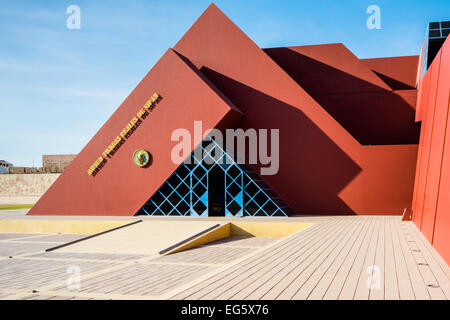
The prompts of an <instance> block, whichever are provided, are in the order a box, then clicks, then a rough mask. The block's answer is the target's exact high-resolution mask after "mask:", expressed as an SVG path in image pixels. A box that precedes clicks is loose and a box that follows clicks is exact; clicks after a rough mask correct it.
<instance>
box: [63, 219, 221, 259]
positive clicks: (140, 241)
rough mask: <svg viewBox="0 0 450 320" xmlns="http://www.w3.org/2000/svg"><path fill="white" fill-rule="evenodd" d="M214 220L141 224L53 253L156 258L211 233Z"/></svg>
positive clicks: (147, 222) (148, 222)
mask: <svg viewBox="0 0 450 320" xmlns="http://www.w3.org/2000/svg"><path fill="white" fill-rule="evenodd" d="M215 226H217V221H215V222H208V221H172V220H166V221H143V222H141V223H138V224H135V225H131V226H128V227H125V228H122V229H119V230H115V231H113V232H109V233H105V234H102V235H99V236H97V237H94V238H90V239H87V240H84V241H80V242H77V243H74V244H72V245H68V246H65V247H63V248H60V249H57V250H56V252H76V253H110V254H139V255H158V254H159V252H160V251H163V250H165V249H166V248H168V247H171V246H173V245H174V244H176V243H180V242H183V241H185V240H186V239H188V238H195V237H197V236H198V235H200V234H202V233H204V232H207V231H209V230H211V229H212V228H213V227H215Z"/></svg>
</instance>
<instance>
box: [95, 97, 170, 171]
mask: <svg viewBox="0 0 450 320" xmlns="http://www.w3.org/2000/svg"><path fill="white" fill-rule="evenodd" d="M161 99H162V96H161V95H159V94H158V93H156V92H155V93H154V94H153V95H152V96H151V97H150V99H148V100H147V102H146V103H145V104H144V106H143V107H142V108H141V109H139V111H138V112H137V113H136V115H135V116H134V117H133V118H132V119H131V120H130V122H128V123H127V125H126V126H125V127H124V128H123V129H122V131H120V133H119V135H118V136H117V137H115V138H114V140H113V141H112V142H111V143H110V144H109V145H108V146H107V147H106V149H105V151H103V152H102V156H101V157H98V158H97V160H95V162H94V163H93V164H92V165H91V166H90V167H89V169H88V170H87V173H88V175H90V176H95V175H96V174H97V173H98V172H99V171H100V169H101V168H103V166H104V165H105V164H106V162H107V161H108V160H107V159H110V158H111V157H112V156H113V155H114V154H115V153H116V152H117V151H118V150H119V148H120V146H121V145H122V144H124V143H125V141H126V139H128V138H129V137H130V136H131V135H132V134H133V132H134V131H135V130H136V129H137V128H138V127H139V125H140V124H141V123H142V120H144V119H145V118H147V117H148V115H149V112H151V111H153V109H154V108H155V107H156V105H157V104H158V103H159V102H160V101H161Z"/></svg>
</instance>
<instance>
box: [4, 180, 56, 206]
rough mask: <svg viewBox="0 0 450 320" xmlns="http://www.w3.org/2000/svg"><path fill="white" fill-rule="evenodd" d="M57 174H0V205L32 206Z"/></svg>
mask: <svg viewBox="0 0 450 320" xmlns="http://www.w3.org/2000/svg"><path fill="white" fill-rule="evenodd" d="M58 177H59V173H30V174H0V204H25V203H26V204H33V203H35V202H36V201H37V200H38V199H39V198H40V197H41V196H42V195H43V194H44V192H45V191H47V189H48V188H49V187H50V186H51V185H52V183H53V182H54V181H55V180H56V179H57V178H58Z"/></svg>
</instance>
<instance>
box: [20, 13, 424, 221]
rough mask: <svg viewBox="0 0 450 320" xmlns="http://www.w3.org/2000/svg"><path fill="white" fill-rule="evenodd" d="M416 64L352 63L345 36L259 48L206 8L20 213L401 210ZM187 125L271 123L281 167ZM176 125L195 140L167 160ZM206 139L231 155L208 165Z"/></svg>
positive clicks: (403, 60)
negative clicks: (269, 170)
mask: <svg viewBox="0 0 450 320" xmlns="http://www.w3.org/2000/svg"><path fill="white" fill-rule="evenodd" d="M418 61H419V57H418V56H407V57H393V58H378V59H359V58H357V57H356V56H355V55H354V54H353V53H352V52H350V51H349V50H348V49H347V48H346V47H345V46H344V45H342V44H326V45H312V46H297V47H282V48H267V49H262V48H260V47H258V46H257V45H256V44H255V43H254V42H253V41H252V40H251V39H250V38H249V37H248V36H247V35H246V34H245V33H244V32H243V31H242V30H240V29H239V28H238V27H237V26H236V25H235V24H234V23H233V22H232V21H231V20H230V19H229V18H228V17H227V16H226V15H225V14H224V13H222V12H221V11H220V10H219V9H218V8H217V7H216V6H215V5H214V4H211V5H210V6H209V7H208V8H207V9H206V11H205V12H204V13H203V14H202V15H201V16H200V17H199V19H198V20H197V21H196V22H195V23H194V24H193V26H192V27H191V28H190V29H189V30H188V31H187V32H186V34H185V35H184V36H183V37H182V38H181V39H180V40H179V41H178V43H177V44H176V45H175V46H174V47H173V48H171V49H168V50H167V52H166V53H165V54H164V55H163V56H162V57H161V58H160V60H159V61H158V62H157V63H156V64H155V65H154V66H153V68H152V69H151V70H150V71H149V73H148V74H147V75H146V76H145V77H144V79H143V80H142V81H141V82H140V83H139V84H138V85H137V87H136V88H135V89H134V90H133V91H132V92H131V93H130V95H129V96H128V97H127V98H126V99H125V101H124V102H123V103H122V104H121V105H120V106H119V107H118V108H117V110H116V111H115V112H114V113H113V115H112V116H111V117H110V118H109V119H108V120H107V121H106V123H105V124H104V125H103V126H102V127H101V128H100V129H99V131H98V132H97V133H96V134H95V136H94V137H93V138H92V139H91V140H90V141H89V143H88V144H87V145H86V146H85V147H84V148H83V150H82V151H81V152H80V153H79V154H78V156H77V157H76V158H75V160H73V162H72V163H71V164H70V166H69V167H68V168H67V169H66V170H65V171H64V172H63V173H62V174H61V176H60V177H59V178H58V179H57V180H56V181H55V183H54V184H53V185H52V186H51V187H50V189H49V190H48V191H47V192H46V193H45V194H44V195H43V196H42V197H41V199H40V200H39V202H38V203H37V204H36V205H35V206H34V207H33V208H32V209H31V210H30V212H29V214H30V215H96V216H99V215H109V216H111V215H117V216H119V215H121V216H126V215H128V216H130V215H136V214H144V215H180V216H211V215H223V216H230V217H232V216H291V215H296V214H298V215H301V214H308V215H318V214H335V215H338V214H356V215H384V214H392V215H401V214H403V212H404V211H405V210H406V211H409V210H410V209H411V208H410V206H411V201H412V194H413V188H414V179H415V168H416V159H417V152H418V142H419V135H420V128H419V126H418V125H417V123H416V122H415V106H416V97H417V90H416V74H417V69H418ZM196 122H201V124H202V127H203V129H218V130H220V131H221V132H226V131H227V129H242V131H244V132H247V131H248V130H254V131H255V132H257V133H258V134H259V133H260V132H263V131H264V130H267V131H266V132H270V131H271V130H275V129H276V130H278V132H279V157H278V158H279V164H278V168H277V170H276V172H275V173H274V174H268V175H264V174H262V169H263V168H264V167H265V165H266V164H265V163H263V162H262V161H260V160H258V161H256V162H250V161H246V160H245V159H244V160H243V161H237V160H236V157H235V156H234V154H233V153H234V151H235V150H226V152H225V150H222V146H221V145H220V144H219V143H218V141H217V140H215V139H213V138H212V137H211V136H209V135H207V134H203V132H202V133H201V135H200V139H198V134H197V135H196V132H195V130H196V129H195V123H196ZM178 129H183V130H184V131H185V132H188V133H190V134H191V135H192V137H196V136H197V139H193V140H192V141H191V143H190V147H189V150H188V152H187V154H186V159H191V160H195V161H191V162H190V163H188V162H189V161H187V162H174V161H173V157H172V153H173V150H174V146H175V145H176V143H177V142H176V141H173V133H174V132H175V131H176V130H178ZM247 148H248V149H250V146H247ZM213 149H214V151H220V152H222V151H223V153H222V156H223V157H224V158H230V160H229V161H228V162H227V161H225V162H217V161H216V160H217V159H215V160H213V161H212V162H211V161H209V162H208V161H207V160H208V156H209V155H211V153H212V151H213ZM196 150H200V151H202V152H200V153H199V154H201V156H199V157H196Z"/></svg>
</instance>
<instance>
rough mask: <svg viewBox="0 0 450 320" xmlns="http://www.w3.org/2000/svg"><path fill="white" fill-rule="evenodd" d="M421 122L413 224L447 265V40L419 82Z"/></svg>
mask: <svg viewBox="0 0 450 320" xmlns="http://www.w3.org/2000/svg"><path fill="white" fill-rule="evenodd" d="M419 91H420V98H419V105H418V109H419V110H420V114H418V116H417V118H418V120H419V121H422V132H421V136H420V148H419V154H418V159H417V172H416V182H415V188H414V198H413V221H414V223H415V224H416V225H417V227H418V228H419V229H420V230H421V231H422V233H423V234H424V235H425V237H426V238H427V239H428V240H429V241H430V242H431V243H432V244H433V246H434V247H435V248H436V249H437V251H438V252H439V254H440V255H441V256H442V257H443V258H444V259H445V260H446V261H447V263H450V197H449V195H450V121H449V116H450V112H449V108H450V40H449V39H447V40H446V41H445V43H444V45H443V46H442V48H441V50H440V51H439V53H438V54H437V56H436V58H435V59H434V61H433V63H432V64H431V66H430V68H429V69H428V71H427V73H426V74H425V76H424V77H423V79H422V80H421V82H420V90H419Z"/></svg>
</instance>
